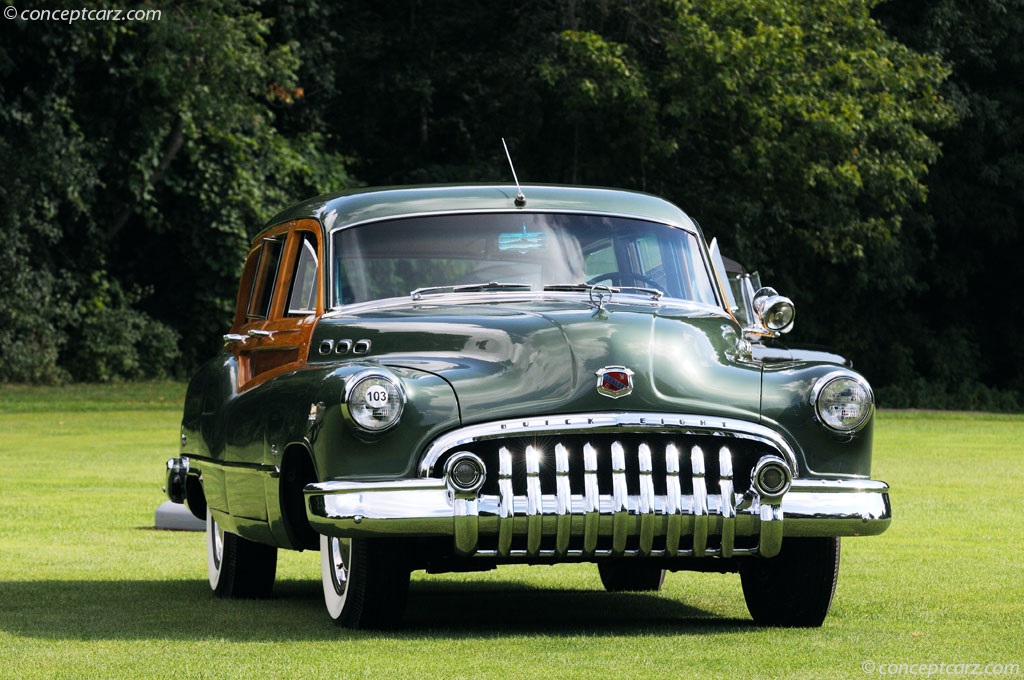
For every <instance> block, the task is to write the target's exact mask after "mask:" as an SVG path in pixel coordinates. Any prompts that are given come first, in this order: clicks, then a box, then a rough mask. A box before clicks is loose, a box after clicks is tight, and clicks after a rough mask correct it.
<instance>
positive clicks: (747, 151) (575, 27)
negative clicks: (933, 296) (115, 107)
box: [269, 0, 955, 383]
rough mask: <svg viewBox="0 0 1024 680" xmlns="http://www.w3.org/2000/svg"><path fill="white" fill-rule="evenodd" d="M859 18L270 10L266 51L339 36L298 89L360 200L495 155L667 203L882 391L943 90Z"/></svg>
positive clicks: (548, 175)
mask: <svg viewBox="0 0 1024 680" xmlns="http://www.w3.org/2000/svg"><path fill="white" fill-rule="evenodd" d="M873 4H874V3H873V2H872V1H871V0H829V1H828V2H818V3H807V2H803V1H798V0H703V1H699V2H698V1H697V0H645V1H642V2H636V1H632V2H625V1H615V0H595V1H592V2H588V1H586V0H577V1H575V2H553V1H551V2H534V3H531V4H530V5H529V6H528V7H527V6H524V5H522V4H521V3H488V4H486V5H481V4H480V3H472V2H468V1H466V0H448V1H446V2H432V3H420V2H413V1H409V2H401V1H399V2H390V3H372V4H371V3H364V2H344V3H338V4H333V5H330V6H327V7H325V6H319V5H317V6H314V7H315V10H314V11H316V12H318V13H317V14H316V15H315V16H302V14H301V10H296V9H295V8H294V7H292V6H291V5H285V4H283V3H282V4H280V5H275V6H272V7H271V8H270V9H269V11H270V12H271V13H272V14H275V15H276V16H278V23H277V24H276V25H275V31H277V32H278V35H279V36H280V38H281V39H284V40H289V39H299V38H301V35H302V31H303V27H304V26H306V25H308V24H309V23H315V24H317V25H327V26H344V27H345V28H344V36H340V37H339V39H336V40H329V41H320V42H318V43H317V44H316V45H314V46H312V47H310V46H305V45H303V46H301V47H300V53H303V51H304V50H310V49H312V50H314V51H315V55H316V58H314V59H310V58H306V59H303V66H302V67H301V68H300V73H304V74H305V75H304V76H303V80H309V81H315V82H326V83H327V84H328V85H327V86H326V87H325V88H324V89H323V91H322V92H321V95H322V96H321V97H319V98H318V99H317V100H316V102H314V103H311V108H316V109H319V110H320V111H322V113H321V114H320V115H317V116H315V118H317V119H318V120H319V121H321V123H322V124H323V128H322V130H323V131H324V132H325V134H326V135H327V136H328V139H329V141H330V144H331V148H332V149H333V150H336V151H338V152H340V153H342V154H344V155H345V156H347V157H351V158H353V159H354V160H353V164H352V168H353V171H354V172H355V173H356V174H357V175H358V176H359V177H360V179H361V180H363V181H366V182H368V183H370V184H394V183H412V182H423V181H470V180H498V181H508V180H509V179H510V174H509V171H508V169H507V166H506V163H505V159H504V152H503V150H502V148H501V145H500V143H499V138H500V137H506V138H508V139H509V141H510V146H511V148H512V153H513V157H514V160H515V162H516V167H517V171H518V174H519V177H520V179H522V180H524V181H536V182H574V183H583V184H601V185H611V186H620V187H627V188H635V189H642V190H648V191H652V192H654V193H658V194H661V195H664V196H667V197H669V198H670V199H673V200H674V201H675V202H676V203H678V204H679V205H680V206H682V207H683V208H684V209H686V210H687V211H688V212H690V213H691V214H692V215H693V216H695V217H696V218H698V219H699V220H700V221H701V223H702V225H703V227H704V229H705V231H706V233H707V234H708V235H709V236H718V237H719V238H720V239H721V240H722V241H723V242H724V243H725V245H726V248H727V249H728V252H730V253H731V254H732V255H734V256H735V257H738V258H739V259H741V260H743V261H744V262H746V263H747V264H748V265H749V266H752V267H756V268H759V269H761V270H762V272H763V273H764V274H765V278H766V279H767V280H770V281H771V282H773V283H776V284H777V285H778V286H779V287H780V288H783V289H785V290H786V292H788V293H790V294H791V295H792V296H793V297H795V298H796V299H797V300H798V302H799V303H800V320H799V331H798V334H799V336H800V338H801V339H803V340H811V341H821V342H828V343H830V344H835V345H837V346H838V347H839V348H840V349H842V351H844V352H848V353H851V354H853V355H854V356H855V359H856V361H857V363H858V365H859V366H861V367H862V368H864V369H865V370H867V372H868V374H869V376H870V377H872V378H873V379H875V380H876V381H878V382H881V383H885V382H886V380H887V378H888V375H887V371H888V370H889V368H890V367H891V366H898V365H901V364H902V360H901V357H903V356H904V355H905V353H906V352H907V351H914V350H912V349H911V348H910V347H909V346H908V345H907V344H906V343H904V342H893V337H894V335H895V336H899V334H900V328H901V324H902V323H904V322H905V321H906V318H907V317H905V316H900V315H899V313H900V312H904V311H905V310H906V309H907V306H908V305H907V304H906V302H907V300H908V299H909V298H908V296H912V295H915V294H916V291H918V290H919V287H920V285H921V283H920V281H919V280H918V278H917V274H918V273H919V271H920V270H919V269H916V267H917V266H918V260H917V259H915V258H920V256H921V254H920V253H919V252H916V250H915V248H914V247H913V245H912V244H914V243H916V239H918V238H919V237H920V236H921V234H922V227H921V225H920V224H919V223H917V222H914V223H913V224H910V225H909V226H908V225H904V223H903V221H904V218H905V216H906V215H907V214H908V207H909V206H915V205H920V204H921V203H922V202H923V201H924V200H925V198H926V195H927V190H926V183H925V182H926V175H927V171H928V168H929V167H930V165H932V164H934V163H935V162H936V159H937V158H938V156H939V145H938V143H937V142H936V135H937V134H938V133H939V131H941V130H943V129H945V128H947V127H948V126H950V125H952V124H953V123H954V120H955V112H954V110H953V107H952V106H951V105H950V103H949V102H948V101H947V100H946V99H945V98H944V97H943V96H942V94H941V91H940V88H941V86H942V83H943V81H944V79H945V78H946V77H947V75H948V69H947V68H946V67H945V66H944V64H943V62H942V61H941V60H940V58H939V57H938V56H936V55H933V54H926V53H921V52H917V51H914V50H912V49H910V48H908V47H907V46H906V45H904V44H903V43H900V42H899V41H897V40H896V39H895V38H893V37H892V35H891V34H889V33H887V32H886V31H885V30H884V29H883V27H882V26H881V25H880V24H879V23H878V22H877V21H875V19H873V18H872V15H871V9H872V6H873ZM335 30H340V29H335ZM328 112H329V113H328ZM286 115H287V116H291V112H289V113H287V114H286ZM302 115H304V116H305V117H306V119H308V118H309V116H310V111H309V110H306V111H305V112H303V114H302ZM286 124H288V123H287V122H286ZM886 304H889V305H894V306H892V308H891V311H892V314H889V313H887V311H889V309H888V308H887V307H886ZM862 319H872V320H873V323H874V324H877V325H878V327H879V328H883V327H884V328H885V329H886V332H885V333H881V332H875V330H874V328H873V326H872V324H866V323H864V322H863V321H861V320H862ZM901 370H902V369H901Z"/></svg>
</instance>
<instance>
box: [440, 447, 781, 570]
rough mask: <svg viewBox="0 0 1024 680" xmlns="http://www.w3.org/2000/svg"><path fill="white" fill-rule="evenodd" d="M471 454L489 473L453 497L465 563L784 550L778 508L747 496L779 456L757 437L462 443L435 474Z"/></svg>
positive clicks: (444, 457) (443, 457) (444, 456)
mask: <svg viewBox="0 0 1024 680" xmlns="http://www.w3.org/2000/svg"><path fill="white" fill-rule="evenodd" d="M467 451H468V452H470V453H473V454H474V455H476V456H478V457H479V458H480V460H481V461H483V463H484V465H485V466H486V469H487V476H486V481H485V482H484V484H483V487H482V488H481V489H480V492H479V495H478V496H477V495H475V494H474V495H473V497H471V498H470V497H465V498H460V497H458V495H456V496H455V497H454V498H453V502H455V503H456V513H455V514H456V517H457V520H456V522H457V523H461V524H462V526H461V531H460V529H459V527H458V526H457V529H456V533H457V534H460V533H461V536H462V538H461V545H462V550H463V552H466V553H469V554H475V555H478V556H496V557H509V556H512V557H516V556H520V557H543V556H552V557H565V556H579V557H600V556H620V555H622V556H627V555H628V556H651V557H657V556H668V557H676V556H694V557H702V556H711V555H717V556H722V557H730V556H732V555H735V554H742V553H760V554H770V553H771V552H772V551H773V550H774V551H777V547H774V545H773V544H774V543H775V542H777V541H781V522H773V521H772V520H775V519H781V511H780V510H779V506H780V503H779V502H778V501H777V500H776V502H775V503H774V504H773V505H765V506H763V507H761V506H760V504H759V503H758V498H757V496H756V494H754V493H753V492H751V491H750V489H749V487H750V476H751V471H752V470H753V468H754V466H755V465H756V464H757V463H758V461H759V460H762V459H764V458H765V457H771V458H779V457H780V455H779V452H778V451H777V450H775V449H774V448H773V447H771V446H770V445H769V444H767V443H766V442H765V441H763V440H756V439H748V438H738V437H723V436H721V435H720V434H705V433H701V434H692V433H688V434H683V433H678V432H618V433H615V434H608V433H596V434H595V433H587V432H568V433H566V432H562V433H557V434H549V435H548V436H536V435H532V434H531V435H530V436H512V437H507V438H493V439H485V440H475V441H462V442H460V445H459V446H458V447H457V448H455V449H452V450H449V451H446V452H444V453H441V454H439V455H438V457H437V464H436V465H435V466H434V469H435V470H437V471H440V470H443V468H444V465H443V463H444V462H445V461H446V460H447V458H448V457H450V456H451V455H453V454H455V453H461V452H467ZM440 474H441V473H440V472H436V473H435V475H434V476H439V475H440ZM460 503H461V504H465V507H463V508H462V511H460V509H459V504H460ZM469 504H472V506H470V505H469ZM740 510H744V511H745V512H742V513H741V512H739V511H740ZM773 524H778V525H779V526H778V528H777V529H776V528H774V527H772V526H771V525H773ZM737 525H739V526H737ZM773 532H777V533H778V536H775V535H774V533H773Z"/></svg>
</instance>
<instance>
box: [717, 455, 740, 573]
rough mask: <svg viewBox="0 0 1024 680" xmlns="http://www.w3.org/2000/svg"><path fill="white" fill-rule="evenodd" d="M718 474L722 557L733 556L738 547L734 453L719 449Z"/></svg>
mask: <svg viewBox="0 0 1024 680" xmlns="http://www.w3.org/2000/svg"><path fill="white" fill-rule="evenodd" d="M718 476H719V480H720V481H719V484H720V486H721V487H722V557H732V554H733V549H734V548H735V547H736V497H735V494H734V493H733V482H732V453H731V452H730V451H729V449H728V447H725V446H723V447H722V448H721V449H719V450H718Z"/></svg>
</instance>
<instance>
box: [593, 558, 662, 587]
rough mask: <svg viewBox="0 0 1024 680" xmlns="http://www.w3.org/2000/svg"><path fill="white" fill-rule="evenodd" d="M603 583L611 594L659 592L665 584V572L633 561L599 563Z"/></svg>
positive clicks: (598, 568)
mask: <svg viewBox="0 0 1024 680" xmlns="http://www.w3.org/2000/svg"><path fill="white" fill-rule="evenodd" d="M597 571H598V573H599V574H601V583H602V584H604V589H605V590H607V591H608V592H609V593H620V592H657V591H659V590H661V584H662V583H664V582H665V570H664V569H662V568H661V567H658V566H656V565H653V564H644V563H643V562H637V561H632V560H615V561H605V562H598V564H597Z"/></svg>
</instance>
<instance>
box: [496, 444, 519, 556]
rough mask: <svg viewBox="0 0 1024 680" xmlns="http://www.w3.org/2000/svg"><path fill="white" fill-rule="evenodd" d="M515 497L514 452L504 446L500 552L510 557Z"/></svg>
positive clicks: (501, 453) (500, 452)
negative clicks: (513, 484) (513, 490)
mask: <svg viewBox="0 0 1024 680" xmlns="http://www.w3.org/2000/svg"><path fill="white" fill-rule="evenodd" d="M513 499H514V495H513V493H512V453H511V452H510V451H509V450H508V449H507V448H505V447H504V446H502V447H501V448H500V449H499V450H498V554H499V555H501V556H502V557H508V555H509V553H510V552H511V551H512V522H513V521H514V518H515V503H514V500H513Z"/></svg>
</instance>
